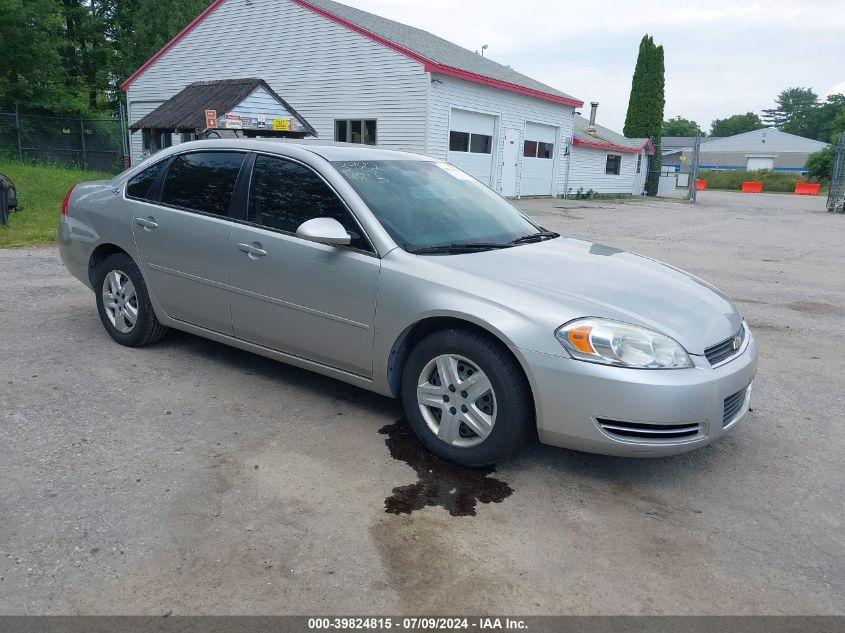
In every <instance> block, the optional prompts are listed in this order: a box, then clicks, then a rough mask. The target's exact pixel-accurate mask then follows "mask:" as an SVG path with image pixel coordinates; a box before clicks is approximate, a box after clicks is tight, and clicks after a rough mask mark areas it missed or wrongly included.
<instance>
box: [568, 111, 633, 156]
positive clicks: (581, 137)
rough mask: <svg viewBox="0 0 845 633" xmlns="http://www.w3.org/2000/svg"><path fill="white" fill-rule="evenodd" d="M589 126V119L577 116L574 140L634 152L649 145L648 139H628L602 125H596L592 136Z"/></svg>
mask: <svg viewBox="0 0 845 633" xmlns="http://www.w3.org/2000/svg"><path fill="white" fill-rule="evenodd" d="M589 125H590V122H589V121H588V120H587V119H585V118H584V117H582V116H580V115H577V114H576V115H575V130H574V134H573V136H574V138H575V139H576V140H578V141H582V142H584V143H601V144H605V145H613V146H615V147H623V148H627V149H630V150H632V151H636V150H641V149H642V148H643V147H645V146H646V145H648V143H649V140H648V139H647V138H628V137H626V136H623V135H622V134H617V133H616V132H614V131H613V130H610V129H608V128H606V127H603V126H601V125H596V131H595V134H590V133H589V132H587V128H588V127H589Z"/></svg>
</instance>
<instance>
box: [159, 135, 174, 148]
mask: <svg viewBox="0 0 845 633" xmlns="http://www.w3.org/2000/svg"><path fill="white" fill-rule="evenodd" d="M171 145H173V132H162V133H161V148H162V149H164V148H165V147H170V146H171Z"/></svg>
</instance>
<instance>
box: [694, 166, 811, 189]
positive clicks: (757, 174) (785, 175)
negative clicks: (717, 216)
mask: <svg viewBox="0 0 845 633" xmlns="http://www.w3.org/2000/svg"><path fill="white" fill-rule="evenodd" d="M698 177H699V178H700V179H701V180H706V181H707V188H708V189H723V190H728V191H739V190H740V189H741V188H742V183H743V182H745V181H756V182H762V183H763V192H764V193H778V192H780V193H792V192H793V191H794V190H795V184H796V183H799V182H818V181H817V180H814V179H812V178H807V177H804V176H802V175H801V174H798V173H794V172H780V171H773V170H770V169H764V170H760V171H743V170H725V171H711V170H707V169H702V170H701V171H700V172H699V175H698Z"/></svg>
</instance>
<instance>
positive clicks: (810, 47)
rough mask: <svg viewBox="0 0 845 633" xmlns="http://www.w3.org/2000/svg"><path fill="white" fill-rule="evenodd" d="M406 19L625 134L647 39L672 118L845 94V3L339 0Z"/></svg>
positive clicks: (705, 125)
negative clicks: (660, 52)
mask: <svg viewBox="0 0 845 633" xmlns="http://www.w3.org/2000/svg"><path fill="white" fill-rule="evenodd" d="M340 1H341V2H343V3H344V4H348V5H351V6H354V7H357V8H359V9H362V10H364V11H369V12H371V13H376V14H378V15H381V16H383V17H386V18H390V19H392V20H397V21H399V22H404V23H405V24H409V25H411V26H415V27H417V28H421V29H424V30H426V31H429V32H431V33H434V34H435V35H439V36H440V37H443V38H445V39H447V40H450V41H452V42H454V43H455V44H459V45H460V46H463V47H464V48H468V49H470V50H473V51H475V50H480V49H481V46H482V45H483V44H487V45H488V46H489V48H488V49H487V50H486V51H485V55H486V56H488V57H490V58H491V59H493V60H495V61H497V62H499V63H502V64H506V65H510V66H512V67H513V68H514V69H515V70H517V71H519V72H521V73H523V74H525V75H528V76H530V77H533V78H535V79H538V80H540V81H542V82H544V83H546V84H548V85H550V86H553V87H555V88H557V89H558V90H562V91H563V92H565V93H567V94H570V95H572V96H574V97H577V98H578V99H580V100H582V101H584V102H585V103H586V104H587V105H585V107H584V110H585V112H584V114H588V111H589V105H588V104H589V102H590V101H598V102H599V103H600V105H599V110H598V119H597V122H598V123H599V124H601V125H604V126H606V127H609V128H611V129H615V130H617V131H621V130H622V125H623V123H624V121H625V111H626V109H627V107H628V95H629V93H630V89H631V76H632V75H633V72H634V65H635V64H636V60H637V51H638V47H639V42H640V39H642V36H643V35H644V34H646V33H648V34H650V35H652V36H653V37H654V39H655V41H656V42H657V43H658V44H662V45H663V48H664V50H665V57H666V110H665V118H667V119H668V118H669V117H674V116H678V115H680V116H682V117H684V118H687V119H692V120H694V121H696V122H697V123H698V124H699V125H700V126H701V127H702V129H704V131H705V132H707V131H709V129H710V123H711V122H712V120H713V119H716V118H724V117H727V116H730V115H732V114H741V113H745V112H749V111H751V112H757V113H760V111H761V110H763V109H764V108H770V107H772V106H773V105H774V99H775V97H776V96H777V95H778V93H779V92H781V91H782V90H784V89H786V88H789V87H792V86H801V87H809V88H812V89H813V90H814V91H815V92H816V93H817V94H819V95H820V96H821V97H822V98H824V97H825V96H826V95H828V94H834V93H845V0H801V1H800V2H796V1H795V0H790V1H784V0H767V1H765V2H723V1H720V0H708V2H706V3H696V2H693V3H686V5H685V4H684V3H669V2H665V0H664V1H661V2H657V1H654V0H631V1H628V2H623V1H621V0H595V1H594V0H587V1H582V2H570V1H568V0H520V2H513V1H512V0H340Z"/></svg>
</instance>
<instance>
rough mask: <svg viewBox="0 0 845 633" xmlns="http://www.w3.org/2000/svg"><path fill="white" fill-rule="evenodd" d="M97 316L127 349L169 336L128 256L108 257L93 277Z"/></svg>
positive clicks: (133, 263) (141, 277) (118, 254)
mask: <svg viewBox="0 0 845 633" xmlns="http://www.w3.org/2000/svg"><path fill="white" fill-rule="evenodd" d="M94 291H95V293H96V296H97V312H99V314H100V320H101V321H102V323H103V327H105V328H106V332H108V333H109V336H111V337H112V338H113V339H114V340H115V341H117V342H118V343H120V344H121V345H126V346H128V347H140V346H142V345H148V344H149V343H155V342H156V341H159V340H161V339H162V338H163V337H164V335H165V334H167V328H166V327H165V326H163V325H162V324H161V323H159V321H158V319H157V318H156V315H155V313H154V312H153V307H152V304H151V303H150V296H149V293H148V292H147V285H146V284H145V283H144V278H143V276H142V275H141V271H140V270H139V269H138V266H137V265H136V264H135V262H134V261H132V258H131V257H129V255H126V254H125V253H115V254H114V255H109V256H108V257H107V258H106V259H105V260H103V261H102V263H101V264H100V265H99V266H98V267H97V271H96V274H95V275H94Z"/></svg>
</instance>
